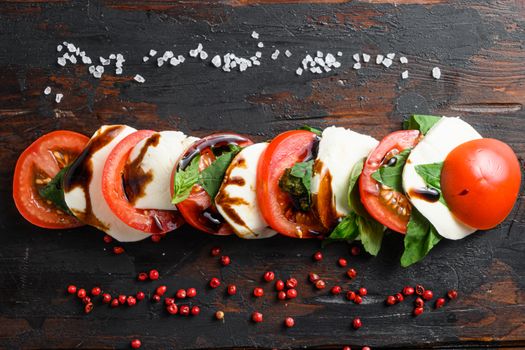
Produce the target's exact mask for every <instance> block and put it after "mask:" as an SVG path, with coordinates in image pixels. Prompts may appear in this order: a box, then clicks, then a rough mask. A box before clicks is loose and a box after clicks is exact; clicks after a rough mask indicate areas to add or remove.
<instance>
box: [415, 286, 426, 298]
mask: <svg viewBox="0 0 525 350" xmlns="http://www.w3.org/2000/svg"><path fill="white" fill-rule="evenodd" d="M423 293H425V287H423V286H422V285H420V284H418V285H417V286H416V294H417V295H419V296H422V295H423Z"/></svg>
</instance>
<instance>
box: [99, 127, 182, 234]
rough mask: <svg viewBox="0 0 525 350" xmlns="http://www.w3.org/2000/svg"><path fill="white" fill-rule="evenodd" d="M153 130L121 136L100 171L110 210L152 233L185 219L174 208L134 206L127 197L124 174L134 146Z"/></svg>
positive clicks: (177, 224)
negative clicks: (160, 208) (156, 208)
mask: <svg viewBox="0 0 525 350" xmlns="http://www.w3.org/2000/svg"><path fill="white" fill-rule="evenodd" d="M152 134H154V131H150V130H140V131H137V132H134V133H132V134H130V135H128V136H126V137H125V138H124V139H122V140H121V141H120V142H119V143H118V144H117V145H116V146H115V147H114V148H113V150H112V151H111V153H110V154H109V156H108V158H107V160H106V163H105V164H104V171H103V174H102V193H103V194H104V199H105V200H106V202H107V203H108V205H109V207H110V208H111V211H112V212H113V213H114V214H115V215H116V216H117V217H118V218H119V219H120V220H122V221H123V222H124V223H125V224H127V225H129V226H130V227H133V228H134V229H137V230H140V231H142V232H146V233H151V234H164V233H166V232H169V231H172V230H175V229H176V228H178V227H180V226H181V225H182V224H183V223H184V220H183V219H182V217H181V215H180V214H179V213H178V212H177V211H175V210H154V209H137V208H135V207H134V206H133V205H132V204H131V203H130V202H129V201H128V198H127V197H126V192H125V189H124V181H123V175H124V171H125V168H126V164H127V162H128V158H129V154H130V152H131V151H132V149H133V147H135V145H136V144H137V143H139V142H140V141H141V140H143V139H145V138H147V137H150V136H151V135H152Z"/></svg>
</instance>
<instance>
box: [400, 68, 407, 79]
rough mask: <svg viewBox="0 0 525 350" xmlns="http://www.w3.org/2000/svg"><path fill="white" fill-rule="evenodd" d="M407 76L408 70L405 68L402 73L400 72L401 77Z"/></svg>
mask: <svg viewBox="0 0 525 350" xmlns="http://www.w3.org/2000/svg"><path fill="white" fill-rule="evenodd" d="M407 78H408V71H407V70H405V71H403V73H401V79H407Z"/></svg>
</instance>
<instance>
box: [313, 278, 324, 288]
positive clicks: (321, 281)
mask: <svg viewBox="0 0 525 350" xmlns="http://www.w3.org/2000/svg"><path fill="white" fill-rule="evenodd" d="M325 287H326V283H325V282H324V281H323V280H317V282H315V288H317V289H324V288H325Z"/></svg>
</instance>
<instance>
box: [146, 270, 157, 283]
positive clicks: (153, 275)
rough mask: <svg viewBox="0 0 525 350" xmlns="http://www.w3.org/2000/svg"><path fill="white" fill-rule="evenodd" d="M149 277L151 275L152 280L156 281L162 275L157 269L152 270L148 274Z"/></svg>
mask: <svg viewBox="0 0 525 350" xmlns="http://www.w3.org/2000/svg"><path fill="white" fill-rule="evenodd" d="M148 277H149V279H150V280H152V281H155V280H158V279H159V277H160V275H159V272H158V271H157V270H150V271H149V274H148Z"/></svg>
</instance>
